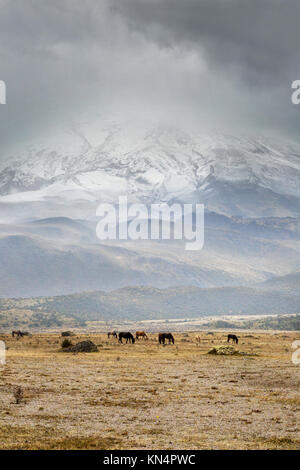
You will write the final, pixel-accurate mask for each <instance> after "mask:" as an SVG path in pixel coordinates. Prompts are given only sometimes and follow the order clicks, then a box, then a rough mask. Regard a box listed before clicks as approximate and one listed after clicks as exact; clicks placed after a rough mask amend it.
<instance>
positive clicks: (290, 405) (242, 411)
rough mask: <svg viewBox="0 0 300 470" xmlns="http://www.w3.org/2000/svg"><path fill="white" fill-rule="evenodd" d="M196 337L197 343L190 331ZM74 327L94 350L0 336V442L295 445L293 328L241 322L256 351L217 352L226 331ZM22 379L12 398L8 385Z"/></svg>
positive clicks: (298, 406)
mask: <svg viewBox="0 0 300 470" xmlns="http://www.w3.org/2000/svg"><path fill="white" fill-rule="evenodd" d="M199 335H200V338H201V341H200V344H199V345H197V344H196V342H195V337H196V336H199ZM149 336H150V339H149V341H143V340H140V341H138V342H136V343H135V344H133V345H131V344H119V343H118V341H117V340H116V339H109V340H108V338H107V335H105V334H88V333H86V334H78V335H77V336H76V337H72V338H70V339H71V341H72V342H73V343H74V344H75V343H77V342H79V341H82V340H84V339H90V340H91V341H93V342H94V343H95V344H97V345H98V347H99V352H97V353H78V354H73V353H63V352H61V351H60V345H61V341H62V338H61V337H60V335H59V333H43V334H37V333H36V334H34V335H33V336H32V337H25V338H23V339H20V340H17V339H16V338H12V337H11V336H10V335H5V336H2V337H1V338H0V339H2V340H4V341H5V342H6V346H7V348H8V350H7V360H6V364H5V365H0V447H1V448H2V449H169V450H172V449H300V432H299V422H300V419H299V417H300V396H299V385H300V365H295V364H293V363H292V361H291V356H292V352H293V350H292V348H291V344H292V342H293V341H294V340H296V339H300V337H299V334H298V333H296V332H293V333H292V332H288V333H285V332H277V333H274V332H272V333H270V332H268V333H265V332H263V333H261V332H259V333H258V332H245V331H243V332H240V333H238V336H239V338H240V341H239V344H238V346H237V348H238V349H239V350H240V351H244V352H247V353H252V354H253V355H252V356H248V355H247V356H213V355H208V354H207V352H208V351H209V349H211V348H212V347H213V346H216V345H222V344H225V343H226V333H225V332H220V331H219V332H214V333H213V334H208V333H207V332H189V333H175V345H166V346H165V347H164V346H161V345H158V343H157V334H152V335H149ZM16 386H20V387H22V392H23V397H22V399H21V402H20V403H19V404H16V400H15V396H14V390H15V387H16Z"/></svg>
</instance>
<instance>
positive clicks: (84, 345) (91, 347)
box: [63, 340, 98, 352]
mask: <svg viewBox="0 0 300 470" xmlns="http://www.w3.org/2000/svg"><path fill="white" fill-rule="evenodd" d="M63 351H65V352H98V348H97V346H96V345H95V343H93V342H92V341H90V340H87V341H80V343H77V344H75V345H74V346H71V347H70V348H66V349H63Z"/></svg>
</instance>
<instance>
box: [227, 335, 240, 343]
mask: <svg viewBox="0 0 300 470" xmlns="http://www.w3.org/2000/svg"><path fill="white" fill-rule="evenodd" d="M231 339H232V342H233V343H236V344H238V342H239V339H238V337H237V336H236V335H228V336H227V343H229V341H230V340H231Z"/></svg>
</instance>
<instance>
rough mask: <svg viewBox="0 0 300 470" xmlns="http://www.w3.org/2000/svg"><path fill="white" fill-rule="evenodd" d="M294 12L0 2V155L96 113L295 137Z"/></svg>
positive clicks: (289, 3)
mask: <svg viewBox="0 0 300 470" xmlns="http://www.w3.org/2000/svg"><path fill="white" fill-rule="evenodd" d="M299 18H300V2H298V0H282V1H280V0H248V1H247V0H244V1H243V0H102V1H96V0H81V1H80V0H52V1H51V2H48V1H46V0H27V1H26V2H25V1H24V0H15V1H8V0H0V79H2V80H5V81H6V84H7V105H5V106H3V105H2V106H0V119H1V128H0V139H1V142H2V153H3V152H5V149H6V147H8V146H9V145H10V144H12V143H15V142H18V141H22V139H23V138H25V137H28V138H29V137H30V138H31V139H33V140H34V138H36V137H37V136H38V135H39V134H40V132H45V129H50V128H51V127H55V126H57V127H59V126H60V124H61V123H62V122H64V121H68V120H69V121H70V120H72V119H76V117H78V119H80V115H81V113H84V112H86V110H87V109H89V108H90V107H94V108H95V109H97V111H99V112H100V113H101V112H103V113H104V114H105V113H107V112H110V111H113V112H116V111H117V112H119V113H120V114H123V115H125V116H128V115H129V116H130V117H132V116H136V117H137V118H138V117H139V116H140V115H141V114H143V115H144V114H145V115H146V116H149V117H155V118H157V119H163V120H171V121H174V120H175V121H176V120H177V121H178V122H180V120H181V119H183V120H184V121H185V123H190V124H191V125H198V126H199V127H201V128H202V127H205V126H206V125H207V126H208V127H215V128H222V127H223V126H224V127H228V128H231V131H232V132H235V131H239V130H246V131H249V130H250V131H253V132H256V131H257V130H259V131H260V132H261V133H263V132H264V131H273V132H282V133H290V134H293V135H294V136H297V133H298V131H299V112H300V109H298V108H297V107H296V106H293V105H292V104H291V101H290V95H291V90H290V84H291V82H292V81H293V80H295V79H297V78H300V54H299V39H300V33H299V27H298V21H299Z"/></svg>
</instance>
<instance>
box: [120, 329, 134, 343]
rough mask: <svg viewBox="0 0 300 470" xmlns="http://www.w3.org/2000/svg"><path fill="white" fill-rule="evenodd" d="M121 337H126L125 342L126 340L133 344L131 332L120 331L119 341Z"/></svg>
mask: <svg viewBox="0 0 300 470" xmlns="http://www.w3.org/2000/svg"><path fill="white" fill-rule="evenodd" d="M123 338H124V339H126V344H127V343H128V341H129V342H131V343H132V344H134V337H133V335H132V334H131V333H129V331H126V332H124V331H122V332H121V333H119V343H123V341H122V340H123Z"/></svg>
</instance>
